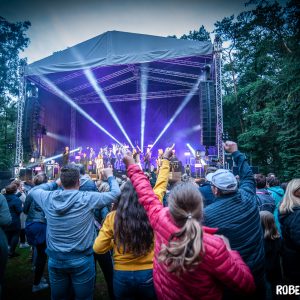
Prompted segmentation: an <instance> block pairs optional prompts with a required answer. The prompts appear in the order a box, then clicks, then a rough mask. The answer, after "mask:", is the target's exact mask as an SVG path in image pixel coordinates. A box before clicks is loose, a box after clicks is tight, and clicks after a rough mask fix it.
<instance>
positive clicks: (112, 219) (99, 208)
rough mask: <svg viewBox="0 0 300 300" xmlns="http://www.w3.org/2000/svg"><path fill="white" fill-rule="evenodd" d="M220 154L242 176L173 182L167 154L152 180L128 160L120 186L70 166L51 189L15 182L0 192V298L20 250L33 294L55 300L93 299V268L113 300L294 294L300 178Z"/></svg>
mask: <svg viewBox="0 0 300 300" xmlns="http://www.w3.org/2000/svg"><path fill="white" fill-rule="evenodd" d="M224 149H225V151H227V152H228V153H231V154H232V157H233V160H234V162H235V165H236V166H237V168H238V170H239V172H238V176H234V175H233V174H232V172H230V171H229V170H225V169H216V168H208V170H207V171H206V177H205V181H204V182H197V181H195V180H194V179H193V178H191V177H189V176H184V177H183V178H182V180H181V181H179V182H174V180H173V181H172V180H169V178H171V177H170V176H169V173H170V158H171V157H172V154H173V152H172V147H170V148H167V149H166V150H165V152H164V153H163V154H162V162H161V167H160V169H159V171H158V173H157V174H156V176H154V177H153V176H150V175H149V174H145V173H144V172H143V170H142V169H141V167H140V165H138V164H136V161H135V159H134V157H133V155H132V153H129V152H128V153H127V154H126V155H125V156H124V159H123V161H124V164H125V165H126V169H127V176H123V177H122V179H119V178H115V177H114V176H113V172H112V169H110V168H106V169H103V170H102V174H101V181H98V182H96V183H95V182H94V181H93V180H92V179H91V178H90V177H89V175H87V174H85V168H84V166H82V165H76V164H68V165H65V166H64V167H63V168H62V169H61V173H60V178H59V179H57V180H56V181H49V180H48V178H47V176H46V175H45V174H44V173H40V174H37V175H36V176H35V177H34V179H33V181H32V182H30V181H29V182H25V183H23V182H21V181H20V180H14V181H12V182H11V183H10V184H9V185H8V186H7V187H6V188H5V190H4V191H3V193H2V194H0V299H1V289H3V286H5V280H4V279H5V268H6V264H7V259H8V258H9V259H14V257H16V256H18V255H19V254H18V252H17V250H16V249H17V246H18V244H19V247H20V248H26V247H31V249H32V250H31V251H32V258H33V282H32V292H33V293H37V292H39V291H40V290H43V289H47V288H50V289H51V299H53V300H63V299H93V296H94V287H95V277H96V263H98V264H99V266H100V268H101V270H102V273H103V275H104V278H105V281H106V284H107V289H108V294H109V297H110V299H116V300H121V299H123V300H131V299H132V300H133V299H142V300H148V299H149V300H150V299H153V300H154V299H168V300H176V299H178V300H179V299H180V300H181V299H212V300H217V299H256V300H259V299H261V300H263V299H267V300H271V299H277V297H278V295H277V294H278V293H276V287H277V286H278V285H298V286H299V283H300V179H299V178H298V179H293V180H291V181H290V182H288V183H284V184H282V185H280V182H279V179H278V178H277V177H276V175H275V174H272V173H270V174H268V175H267V176H265V175H263V174H253V173H252V171H251V168H250V166H249V164H248V162H247V160H246V157H245V155H244V154H242V153H241V152H240V151H239V150H238V146H237V144H236V143H234V142H230V141H228V142H226V143H225V144H224ZM150 178H151V179H150ZM46 266H47V267H48V275H47V276H44V275H45V269H46Z"/></svg>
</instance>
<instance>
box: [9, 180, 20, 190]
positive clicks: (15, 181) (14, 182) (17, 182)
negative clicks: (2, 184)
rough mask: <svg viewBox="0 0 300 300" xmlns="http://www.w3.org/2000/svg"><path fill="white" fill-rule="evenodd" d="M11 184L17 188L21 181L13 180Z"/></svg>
mask: <svg viewBox="0 0 300 300" xmlns="http://www.w3.org/2000/svg"><path fill="white" fill-rule="evenodd" d="M11 184H15V185H16V186H17V188H19V187H21V185H22V181H21V180H19V179H15V180H13V181H12V182H11Z"/></svg>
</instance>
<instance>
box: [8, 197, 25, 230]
mask: <svg viewBox="0 0 300 300" xmlns="http://www.w3.org/2000/svg"><path fill="white" fill-rule="evenodd" d="M5 198H6V201H7V204H8V208H9V211H10V215H11V223H10V225H7V226H5V227H4V230H5V231H14V230H21V221H20V214H21V212H22V202H21V200H20V198H19V197H18V196H17V195H15V194H9V195H5Z"/></svg>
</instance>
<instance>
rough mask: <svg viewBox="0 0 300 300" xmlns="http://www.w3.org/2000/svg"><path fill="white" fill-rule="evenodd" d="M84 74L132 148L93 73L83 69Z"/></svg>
mask: <svg viewBox="0 0 300 300" xmlns="http://www.w3.org/2000/svg"><path fill="white" fill-rule="evenodd" d="M84 74H85V76H86V77H87V79H88V81H89V82H90V84H91V85H92V86H93V88H94V90H95V91H96V93H97V94H98V96H99V97H100V99H101V100H102V102H103V104H104V105H105V107H106V109H107V110H108V112H109V113H110V115H111V116H112V118H113V119H114V120H115V122H116V123H117V125H118V127H119V128H120V129H121V131H122V133H123V134H124V136H125V138H126V140H127V141H128V143H129V144H130V145H131V147H133V144H132V142H131V140H130V138H129V136H128V135H127V133H126V131H125V129H124V127H123V126H122V124H121V122H120V120H119V119H118V117H117V115H116V113H115V111H114V110H113V108H112V106H111V104H110V103H109V101H108V100H107V98H106V96H105V94H104V92H103V90H102V89H101V87H100V85H99V84H98V83H97V80H96V78H95V76H94V74H93V72H92V71H91V70H90V69H85V70H84Z"/></svg>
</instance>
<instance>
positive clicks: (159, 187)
mask: <svg viewBox="0 0 300 300" xmlns="http://www.w3.org/2000/svg"><path fill="white" fill-rule="evenodd" d="M173 147H174V146H172V147H171V148H167V149H166V151H165V152H164V155H163V161H162V166H161V168H160V170H159V173H158V177H157V180H156V184H155V186H154V188H153V191H154V194H155V195H156V196H157V197H158V199H159V201H160V202H162V201H163V198H164V195H165V193H166V191H167V185H168V181H169V174H170V158H171V156H172V154H173V152H172V150H173Z"/></svg>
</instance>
